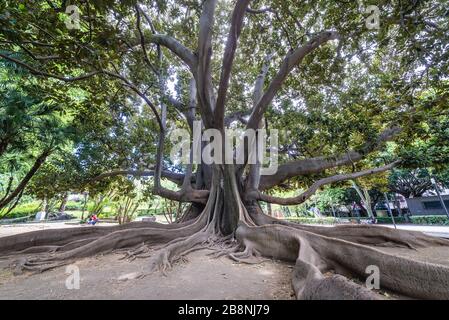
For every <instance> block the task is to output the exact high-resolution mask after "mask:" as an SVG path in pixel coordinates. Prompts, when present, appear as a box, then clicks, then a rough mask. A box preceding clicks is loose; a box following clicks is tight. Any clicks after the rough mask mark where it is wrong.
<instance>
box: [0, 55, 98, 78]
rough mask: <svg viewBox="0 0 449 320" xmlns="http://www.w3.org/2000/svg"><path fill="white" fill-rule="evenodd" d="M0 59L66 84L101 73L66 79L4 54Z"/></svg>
mask: <svg viewBox="0 0 449 320" xmlns="http://www.w3.org/2000/svg"><path fill="white" fill-rule="evenodd" d="M0 57H2V58H3V59H6V60H9V61H11V62H14V63H15V64H17V65H19V66H21V67H24V68H25V69H27V70H29V71H30V73H31V74H34V75H37V76H43V77H47V78H54V79H58V80H61V81H64V82H74V81H80V80H85V79H87V78H90V77H93V76H95V75H97V74H99V73H100V72H99V71H92V72H89V73H86V74H84V75H81V76H77V77H65V76H62V75H56V74H51V73H47V72H45V71H41V70H38V69H36V68H34V67H32V66H30V65H29V64H27V63H25V62H23V61H20V60H18V59H15V58H13V57H9V56H7V55H5V54H3V53H0Z"/></svg>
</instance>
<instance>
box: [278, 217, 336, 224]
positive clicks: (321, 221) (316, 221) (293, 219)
mask: <svg viewBox="0 0 449 320" xmlns="http://www.w3.org/2000/svg"><path fill="white" fill-rule="evenodd" d="M286 220H288V221H290V222H295V223H304V224H336V223H337V219H335V218H334V217H324V218H308V217H288V218H286Z"/></svg>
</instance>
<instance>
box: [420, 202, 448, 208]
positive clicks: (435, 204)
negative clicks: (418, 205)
mask: <svg viewBox="0 0 449 320" xmlns="http://www.w3.org/2000/svg"><path fill="white" fill-rule="evenodd" d="M423 204H424V209H426V210H435V209H443V206H442V205H441V202H440V201H424V202H423ZM444 204H445V205H446V208H449V200H444Z"/></svg>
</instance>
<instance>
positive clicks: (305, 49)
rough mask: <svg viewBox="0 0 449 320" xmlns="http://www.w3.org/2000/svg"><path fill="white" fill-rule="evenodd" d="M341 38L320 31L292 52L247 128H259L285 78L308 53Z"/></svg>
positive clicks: (283, 63)
mask: <svg viewBox="0 0 449 320" xmlns="http://www.w3.org/2000/svg"><path fill="white" fill-rule="evenodd" d="M338 38H339V34H338V33H337V32H335V31H324V32H321V33H319V34H318V35H317V36H315V37H314V38H312V39H311V40H310V41H308V42H307V43H306V44H305V45H304V46H301V47H299V48H297V49H296V50H294V51H292V52H290V53H289V54H288V55H287V56H286V57H285V59H284V61H283V62H282V65H281V67H280V69H279V72H278V73H277V74H276V76H275V77H274V79H273V81H272V82H271V83H270V85H269V86H268V89H267V90H266V91H265V93H264V95H263V96H262V98H261V99H260V100H259V102H258V104H257V105H256V107H255V108H254V110H253V113H252V114H251V117H250V119H249V121H248V125H247V128H249V129H257V126H258V125H259V122H260V120H261V119H262V117H263V114H264V113H265V111H266V110H267V108H268V106H269V104H270V103H271V101H273V98H274V97H275V95H276V93H277V92H278V91H279V89H280V88H281V87H282V84H283V83H284V81H285V79H287V77H288V75H289V74H290V73H291V71H292V70H293V69H294V67H295V66H296V65H298V64H299V63H300V62H301V61H302V60H303V59H304V57H305V56H306V55H308V54H309V53H311V52H313V51H314V50H315V49H317V48H319V47H320V46H321V45H322V44H324V43H327V42H328V41H330V40H335V39H338Z"/></svg>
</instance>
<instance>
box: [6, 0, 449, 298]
mask: <svg viewBox="0 0 449 320" xmlns="http://www.w3.org/2000/svg"><path fill="white" fill-rule="evenodd" d="M370 4H371V3H364V1H333V0H332V1H327V0H322V1H321V0H320V1H318V0H317V1H297V0H289V1H286V0H273V1H265V0H260V1H255V0H254V1H251V0H235V1H230V0H221V1H217V0H202V1H183V0H177V1H173V0H170V1H145V0H142V1H135V0H127V1H113V0H103V1H70V3H69V1H58V0H49V1H9V0H7V1H4V2H3V4H2V5H1V6H2V14H1V20H0V25H1V34H0V41H1V43H2V50H1V51H0V57H1V58H2V59H5V60H7V61H9V62H11V63H14V64H15V65H16V66H17V68H25V69H28V70H29V71H30V72H31V73H33V74H34V75H36V76H37V77H40V78H42V79H43V81H49V83H51V84H52V85H55V86H56V85H60V86H70V85H75V84H76V85H77V86H81V87H83V88H85V90H89V92H91V93H93V97H95V93H98V96H99V97H101V96H102V95H104V94H105V93H107V92H109V93H110V94H111V95H113V94H114V91H115V90H127V91H128V92H129V95H128V97H129V98H130V99H133V101H134V102H135V103H136V104H138V105H141V108H143V109H145V110H149V111H151V120H152V122H153V123H154V124H156V128H157V139H155V140H154V141H148V143H152V144H154V145H155V146H156V147H157V152H156V153H155V154H154V155H153V157H152V161H151V163H147V164H146V170H141V169H136V166H133V165H130V166H129V167H125V168H123V167H117V168H114V170H111V171H108V172H103V173H101V174H100V175H98V176H96V177H93V178H92V180H93V181H98V180H100V179H104V178H107V177H111V176H117V175H135V176H138V177H139V176H153V177H154V188H153V193H154V194H156V195H158V196H161V197H164V198H167V199H170V200H172V201H180V202H188V203H191V206H190V207H189V209H188V211H187V212H186V213H185V214H184V215H183V217H182V219H180V221H179V222H177V223H173V224H168V225H162V224H158V223H153V222H145V223H129V224H125V225H121V226H117V227H103V228H78V229H68V230H67V229H66V230H64V231H63V232H61V231H58V230H51V231H45V232H36V233H33V234H32V235H31V234H22V235H18V236H13V237H6V238H3V239H2V240H1V244H0V248H1V252H2V253H11V252H17V251H21V252H22V253H27V252H33V253H36V252H42V254H40V255H37V256H36V255H35V256H29V257H27V259H21V260H20V261H19V262H18V263H17V269H18V270H19V269H26V270H37V271H42V270H46V269H49V268H54V267H57V266H60V265H63V264H66V263H68V262H70V261H72V260H74V259H78V258H83V257H86V256H90V255H94V254H97V253H100V252H108V251H110V250H114V249H123V248H129V252H128V254H129V255H130V257H134V256H138V255H148V251H149V248H150V247H151V246H156V245H157V246H160V245H164V246H163V247H162V248H161V249H159V250H158V251H156V252H155V253H154V254H153V255H151V257H150V258H149V259H150V262H149V265H150V270H162V271H165V270H166V269H168V268H170V266H171V264H172V263H173V262H174V261H176V260H177V259H179V258H181V257H182V256H183V255H185V254H187V253H188V252H190V251H192V250H196V249H200V248H204V247H208V248H212V249H214V250H216V254H217V255H218V256H219V255H228V256H229V257H230V258H232V259H234V260H236V261H241V262H248V261H249V262H251V261H254V260H257V259H258V258H259V257H261V256H263V257H271V258H276V259H283V260H287V261H292V262H295V263H296V265H295V268H294V271H293V286H294V289H295V292H296V294H297V297H298V298H364V299H375V298H379V295H377V294H376V293H374V292H372V291H369V290H368V289H366V288H364V287H362V286H359V285H357V284H356V283H355V282H352V281H350V280H349V279H348V278H347V277H348V276H350V277H359V278H363V277H364V276H365V275H366V274H365V270H366V268H367V267H368V266H370V265H376V266H378V267H379V268H380V271H381V274H382V286H383V287H384V288H386V289H390V290H393V291H397V292H400V293H402V294H405V295H408V296H413V297H419V298H449V292H448V290H447V287H448V285H449V269H448V268H447V267H444V266H439V265H430V264H426V263H423V262H418V261H413V260H410V259H406V258H402V257H398V256H393V255H390V254H386V253H384V252H382V251H381V250H379V249H377V248H376V246H400V247H406V248H410V249H413V248H418V247H427V246H447V245H449V243H448V241H446V240H442V239H438V238H431V237H428V236H425V235H424V234H421V233H417V232H408V231H400V230H393V229H387V228H381V227H370V226H338V227H334V228H322V227H312V226H304V225H299V224H290V223H287V222H285V221H279V220H276V219H273V218H271V217H269V216H267V215H265V214H264V212H263V211H262V209H261V207H260V205H259V202H260V201H264V202H268V203H275V204H280V205H296V204H299V203H302V202H304V201H305V200H307V199H308V198H309V197H310V196H311V195H313V194H314V193H315V192H316V191H317V190H318V189H319V188H320V187H321V186H324V185H327V184H332V183H337V182H341V181H345V180H349V179H357V178H359V177H363V176H367V175H371V174H376V173H380V172H385V171H387V170H389V169H391V168H393V167H395V166H398V165H400V163H401V158H400V157H396V158H394V159H389V160H388V161H384V158H382V157H381V153H380V152H381V151H382V150H383V149H384V147H385V145H386V143H389V142H391V141H396V142H398V143H399V144H400V145H401V144H407V143H409V142H410V141H411V140H413V139H415V138H416V137H417V136H419V135H420V133H421V132H422V130H419V129H420V126H421V122H422V121H424V120H425V119H426V117H428V116H433V117H445V116H447V92H448V91H447V70H448V61H449V59H447V58H448V50H447V49H448V34H447V28H448V19H447V13H446V10H447V6H446V3H445V1H438V0H433V1H407V2H404V1H377V4H376V7H373V6H369V5H370ZM68 5H71V7H67V6H68ZM73 5H74V6H76V7H73ZM67 8H68V10H67V12H68V13H66V9H67ZM78 14H79V19H77V18H78V17H77V15H78ZM145 114H148V112H146V113H145ZM195 120H200V121H201V122H202V128H203V129H204V130H208V129H214V130H216V131H218V132H220V133H222V136H223V137H224V136H225V134H226V132H225V129H226V128H229V127H232V128H242V129H253V130H256V129H262V128H264V129H266V130H267V131H268V132H269V131H270V130H273V129H285V130H286V133H285V134H282V135H281V136H280V138H279V139H280V144H279V147H278V152H279V155H280V156H279V163H280V164H279V167H278V170H277V171H276V173H275V174H272V175H261V166H262V164H261V159H256V161H255V162H250V161H248V159H249V158H250V157H249V149H250V148H249V147H250V146H251V145H252V143H251V142H250V141H248V143H247V144H245V146H246V147H245V148H244V150H245V154H244V160H245V161H244V163H243V164H242V163H226V164H221V163H212V164H206V163H200V164H198V165H196V164H195V165H194V164H188V165H186V166H185V167H184V168H183V172H182V173H180V172H178V171H173V170H171V168H172V166H171V165H170V164H169V162H168V160H167V155H168V154H169V152H170V150H169V148H168V147H166V143H168V142H167V141H168V134H169V133H170V131H171V130H172V129H174V128H176V127H184V128H188V129H190V130H191V131H193V130H194V121H195ZM166 140H167V141H166ZM206 146H207V143H204V144H203V145H202V148H205V147H206ZM223 148H224V147H223ZM262 151H263V152H264V151H265V150H262ZM215 152H219V153H223V154H224V153H225V150H224V149H222V150H215ZM263 152H262V153H263ZM256 154H257V157H259V156H260V154H261V153H260V152H257V153H256ZM398 154H399V153H398ZM390 158H391V157H390ZM161 179H169V180H171V181H175V182H176V183H178V185H179V190H177V191H176V190H170V189H167V188H165V187H164V186H163V183H162V182H161ZM299 185H302V186H304V185H306V186H307V189H306V191H305V192H303V193H300V194H299V195H297V196H295V197H292V198H281V197H275V196H272V195H270V194H269V190H270V189H272V188H276V187H292V186H299ZM30 247H31V248H30ZM49 251H50V252H53V253H54V254H52V255H48V254H47V253H48V252H49ZM328 271H332V272H328Z"/></svg>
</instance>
